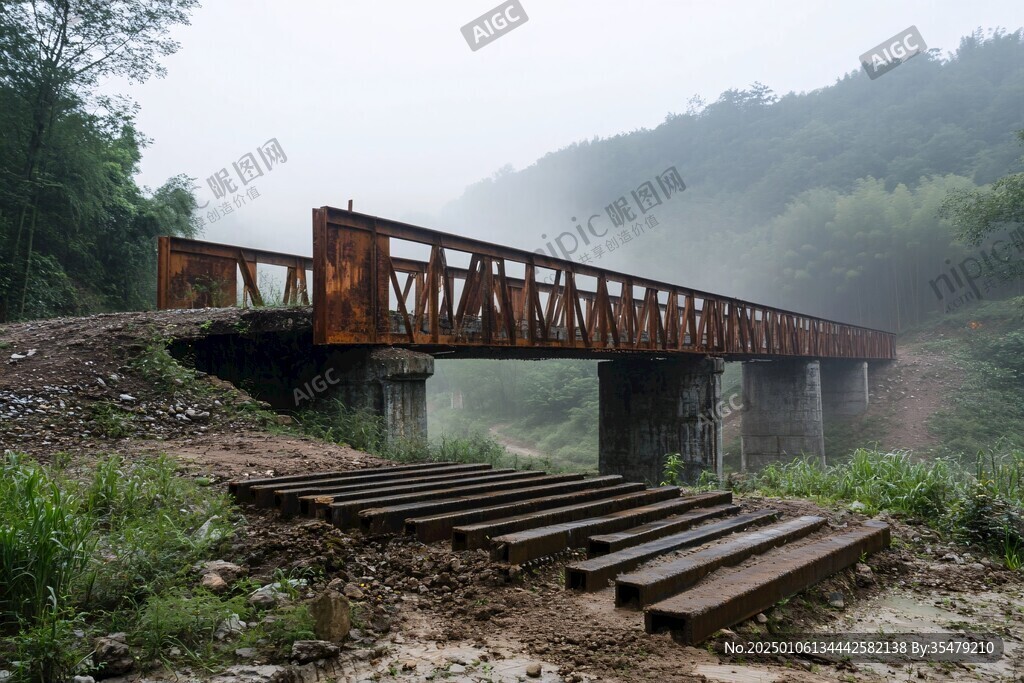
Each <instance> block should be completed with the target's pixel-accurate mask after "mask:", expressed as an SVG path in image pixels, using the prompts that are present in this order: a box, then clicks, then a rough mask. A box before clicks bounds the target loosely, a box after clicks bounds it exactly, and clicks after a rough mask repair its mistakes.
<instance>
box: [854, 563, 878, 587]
mask: <svg viewBox="0 0 1024 683" xmlns="http://www.w3.org/2000/svg"><path fill="white" fill-rule="evenodd" d="M854 578H855V580H856V581H857V585H858V586H861V587H863V586H870V585H871V584H873V583H874V582H875V573H874V572H873V571H871V567H869V566H867V565H866V564H864V563H863V562H858V563H857V566H856V568H855V569H854Z"/></svg>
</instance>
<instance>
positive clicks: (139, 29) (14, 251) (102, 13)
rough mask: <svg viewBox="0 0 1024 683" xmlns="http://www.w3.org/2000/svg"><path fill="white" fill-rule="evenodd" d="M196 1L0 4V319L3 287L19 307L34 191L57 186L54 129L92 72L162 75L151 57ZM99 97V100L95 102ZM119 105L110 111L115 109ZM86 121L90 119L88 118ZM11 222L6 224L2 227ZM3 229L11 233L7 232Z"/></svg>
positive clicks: (164, 49) (97, 75)
mask: <svg viewBox="0 0 1024 683" xmlns="http://www.w3.org/2000/svg"><path fill="white" fill-rule="evenodd" d="M197 4H198V0H34V1H31V2H4V3H2V4H0V55H2V58H0V88H2V90H3V91H4V92H3V94H4V104H5V109H6V108H8V107H10V109H11V111H15V112H16V114H17V121H16V122H13V123H15V125H13V126H12V127H10V128H8V129H7V130H8V131H11V137H10V142H9V143H8V142H5V146H6V145H8V144H9V145H10V146H11V147H12V148H13V149H7V150H5V152H6V153H5V155H4V156H6V157H7V161H8V164H7V167H6V168H5V169H4V172H3V176H2V177H3V181H4V184H5V185H6V186H7V189H6V190H5V198H6V199H8V200H13V203H12V202H10V201H9V202H7V203H6V205H5V206H3V207H2V208H0V220H4V222H5V223H6V225H3V226H2V227H4V228H5V231H4V232H5V234H4V245H3V246H4V247H5V248H4V249H3V251H2V256H3V263H4V266H5V269H6V272H5V273H3V274H0V286H2V285H4V283H6V285H7V287H6V291H5V292H4V296H3V297H2V299H0V319H4V318H6V317H8V315H9V311H7V310H6V309H9V308H11V302H10V295H11V294H12V289H13V290H14V292H17V293H18V294H19V296H18V299H19V300H18V301H17V302H16V306H17V314H18V315H21V314H23V313H24V311H25V306H26V300H27V295H28V289H29V287H28V285H29V282H30V278H31V268H32V261H33V258H32V256H33V253H34V251H35V249H36V244H35V236H36V231H37V227H38V226H39V218H40V208H41V207H40V201H41V199H42V197H43V195H44V194H47V193H51V194H52V192H53V191H54V190H56V191H58V192H59V191H60V185H61V183H60V179H59V178H55V177H53V176H50V175H49V174H48V173H47V169H46V168H45V162H46V160H47V154H46V152H47V150H48V148H49V146H50V145H51V144H52V143H53V141H54V132H55V130H56V129H57V128H58V127H59V126H60V125H61V124H62V123H64V122H66V120H67V119H69V118H74V117H76V116H79V117H85V116H86V115H85V113H84V105H85V104H86V103H87V102H89V101H90V100H91V99H92V96H91V88H92V87H93V86H95V85H96V83H97V82H98V81H99V79H101V78H109V77H122V78H126V79H128V80H129V81H130V82H142V81H145V80H147V79H148V78H149V77H151V76H153V75H156V76H162V75H163V74H164V73H165V71H164V68H163V66H161V64H160V61H159V59H160V58H161V57H165V56H167V55H170V54H173V53H174V52H175V51H176V50H177V49H178V47H179V46H178V43H177V42H175V41H174V40H171V39H170V38H169V37H168V33H169V31H170V28H171V27H173V26H175V25H178V24H187V23H188V18H189V13H190V12H191V10H192V8H194V7H195V6H197ZM99 104H101V105H102V104H103V103H102V102H100V103H99ZM118 113H119V112H115V115H116V114H118ZM93 123H95V121H93ZM12 226H13V227H12ZM11 229H13V233H14V234H13V236H12V235H10V234H8V230H11Z"/></svg>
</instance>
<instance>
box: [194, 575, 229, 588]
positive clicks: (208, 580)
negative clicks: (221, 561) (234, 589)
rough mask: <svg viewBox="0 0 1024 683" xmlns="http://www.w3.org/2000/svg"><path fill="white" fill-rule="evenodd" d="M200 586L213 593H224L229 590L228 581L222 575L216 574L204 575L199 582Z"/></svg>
mask: <svg viewBox="0 0 1024 683" xmlns="http://www.w3.org/2000/svg"><path fill="white" fill-rule="evenodd" d="M199 585H200V586H202V587H203V588H205V589H206V590H208V591H210V592H213V593H223V592H224V591H226V590H227V589H228V583H227V581H225V580H224V579H222V578H221V576H220V574H218V573H216V572H210V573H209V574H203V578H202V579H200V580H199Z"/></svg>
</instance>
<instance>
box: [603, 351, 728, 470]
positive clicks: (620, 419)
mask: <svg viewBox="0 0 1024 683" xmlns="http://www.w3.org/2000/svg"><path fill="white" fill-rule="evenodd" d="M723 368H724V362H723V361H722V360H721V359H711V358H708V359H705V358H697V359H694V360H690V359H671V360H631V359H626V360H613V361H605V362H602V363H600V364H599V365H598V379H599V383H600V418H599V425H600V427H599V431H600V433H599V444H600V445H599V458H598V466H599V469H600V472H601V474H620V475H622V476H623V477H625V478H626V479H629V480H631V481H646V482H650V483H659V482H660V481H661V479H662V470H663V467H664V463H665V459H666V456H667V455H669V454H671V453H679V454H680V456H681V457H682V459H683V461H684V462H685V463H686V467H685V473H684V478H685V479H686V480H687V481H690V482H693V481H696V479H697V477H699V476H700V473H701V472H702V471H704V470H711V471H715V472H718V473H719V474H720V473H721V468H722V458H721V455H722V423H721V419H720V417H721V416H720V412H719V410H720V405H719V404H720V402H721V398H722V370H723Z"/></svg>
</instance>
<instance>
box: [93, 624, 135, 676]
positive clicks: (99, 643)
mask: <svg viewBox="0 0 1024 683" xmlns="http://www.w3.org/2000/svg"><path fill="white" fill-rule="evenodd" d="M127 641H128V639H127V636H126V634H124V633H112V634H110V635H109V636H105V637H102V638H97V639H96V640H95V641H94V643H93V646H94V647H95V652H94V653H93V662H94V663H95V664H96V666H97V668H98V669H99V671H98V672H97V674H96V676H97V677H98V678H110V677H111V676H122V675H124V674H126V673H130V672H131V670H132V669H134V668H135V658H134V657H132V653H131V651H130V650H129V649H128V642H127Z"/></svg>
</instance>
